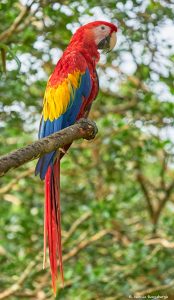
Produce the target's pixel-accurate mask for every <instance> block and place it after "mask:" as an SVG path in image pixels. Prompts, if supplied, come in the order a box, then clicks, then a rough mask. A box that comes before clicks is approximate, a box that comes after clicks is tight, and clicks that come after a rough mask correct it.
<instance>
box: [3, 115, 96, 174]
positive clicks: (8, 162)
mask: <svg viewBox="0 0 174 300" xmlns="http://www.w3.org/2000/svg"><path fill="white" fill-rule="evenodd" d="M97 131H98V129H97V126H96V124H95V123H94V122H92V121H90V120H87V119H81V120H79V121H78V122H77V123H76V124H74V125H72V126H70V127H67V128H65V129H63V130H61V131H58V132H56V133H54V134H52V135H50V136H48V137H45V138H43V139H40V140H38V141H36V142H34V143H32V144H30V145H28V146H26V147H23V148H20V149H18V150H15V151H13V152H11V153H9V154H7V155H4V156H2V157H1V158H0V176H3V175H4V174H5V173H6V172H8V171H9V170H10V169H14V168H17V167H19V166H21V165H23V164H25V163H27V162H29V161H31V160H33V159H36V158H38V157H40V156H42V155H43V154H45V153H49V152H51V151H54V150H57V149H58V148H63V147H64V146H65V145H67V144H70V143H72V142H73V141H74V140H77V139H80V138H83V139H87V140H91V139H93V138H94V137H95V135H96V134H97Z"/></svg>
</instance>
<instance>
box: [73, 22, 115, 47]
mask: <svg viewBox="0 0 174 300" xmlns="http://www.w3.org/2000/svg"><path fill="white" fill-rule="evenodd" d="M116 32H117V27H116V25H114V24H112V23H109V22H105V21H95V22H91V23H88V24H86V25H84V26H81V27H80V28H79V29H78V30H77V31H76V33H75V34H74V37H73V38H72V40H74V39H77V38H80V39H81V40H83V41H85V44H86V45H87V44H89V45H90V44H91V43H92V44H95V46H96V47H97V48H98V49H103V50H106V51H110V50H112V49H113V48H114V46H115V45H116V42H117V38H116Z"/></svg>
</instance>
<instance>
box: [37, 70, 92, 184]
mask: <svg viewBox="0 0 174 300" xmlns="http://www.w3.org/2000/svg"><path fill="white" fill-rule="evenodd" d="M91 88H92V85H91V78H90V73H89V70H88V69H86V72H85V73H84V74H83V75H82V77H81V82H80V87H79V88H78V89H77V90H76V91H75V90H73V93H71V96H70V97H71V98H70V105H69V106H68V108H67V111H66V112H65V113H64V114H62V115H61V116H60V117H59V118H57V119H55V120H53V121H50V120H47V121H44V119H43V117H42V119H41V123H40V128H39V139H41V138H43V137H46V136H48V135H50V134H52V133H54V132H57V131H59V130H61V129H63V128H65V127H67V126H70V125H72V124H74V123H75V121H76V119H77V116H78V114H79V112H80V108H81V105H82V102H83V99H84V97H85V98H86V99H87V98H88V97H89V95H90V93H91ZM73 97H74V99H73ZM55 153H56V151H53V152H51V153H48V154H45V155H44V156H43V157H41V158H40V159H39V160H38V163H37V165H36V170H35V174H36V175H37V174H40V178H41V179H44V178H45V174H46V172H47V169H48V167H49V165H51V164H53V160H54V155H55Z"/></svg>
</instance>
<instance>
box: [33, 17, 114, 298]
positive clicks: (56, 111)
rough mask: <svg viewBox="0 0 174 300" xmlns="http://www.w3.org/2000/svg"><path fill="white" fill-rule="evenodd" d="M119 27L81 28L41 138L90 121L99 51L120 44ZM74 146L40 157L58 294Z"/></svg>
mask: <svg viewBox="0 0 174 300" xmlns="http://www.w3.org/2000/svg"><path fill="white" fill-rule="evenodd" d="M116 32H117V27H116V26H115V25H114V24H112V23H109V22H104V21H96V22H91V23H88V24H86V25H84V26H81V27H80V28H79V29H78V30H77V31H76V32H75V34H74V35H73V36H72V38H71V40H70V43H69V45H68V47H67V48H66V49H65V51H64V53H63V55H62V57H61V58H60V60H59V61H58V63H57V65H56V67H55V69H54V71H53V73H52V75H51V76H50V78H49V80H48V83H47V87H46V91H45V96H44V101H43V112H42V118H41V122H40V128H39V138H43V137H45V136H48V135H50V134H52V133H54V132H56V131H59V130H61V129H63V128H65V127H68V126H70V125H72V124H74V123H75V121H77V120H79V119H80V118H81V117H87V116H88V113H89V111H90V108H91V104H92V101H93V100H94V99H95V98H96V96H97V94H98V90H99V83H98V76H97V72H96V64H97V62H98V61H99V58H100V54H99V51H98V50H99V49H103V50H105V51H110V50H112V49H113V47H114V46H115V44H116ZM69 147H70V145H67V146H65V148H64V149H58V150H57V151H53V152H51V153H48V154H45V155H44V156H42V157H40V158H39V160H38V163H37V166H36V171H35V173H36V175H37V174H39V175H40V178H41V179H45V217H44V263H43V264H44V266H45V253H46V243H47V242H48V248H49V258H50V267H51V275H52V285H53V290H54V293H55V294H56V281H57V271H58V268H59V270H60V275H61V279H62V282H64V276H63V263H62V247H61V218H60V159H61V158H62V157H63V155H64V154H65V153H66V151H67V149H68V148H69Z"/></svg>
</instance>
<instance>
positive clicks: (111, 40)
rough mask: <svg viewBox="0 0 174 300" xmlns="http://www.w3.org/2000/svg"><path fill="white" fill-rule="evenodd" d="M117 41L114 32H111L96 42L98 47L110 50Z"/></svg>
mask: <svg viewBox="0 0 174 300" xmlns="http://www.w3.org/2000/svg"><path fill="white" fill-rule="evenodd" d="M116 42H117V37H116V32H112V33H111V34H109V35H108V36H106V37H105V38H104V39H103V40H101V41H100V42H99V43H98V49H102V50H107V51H111V50H112V49H113V48H114V47H115V45H116Z"/></svg>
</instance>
